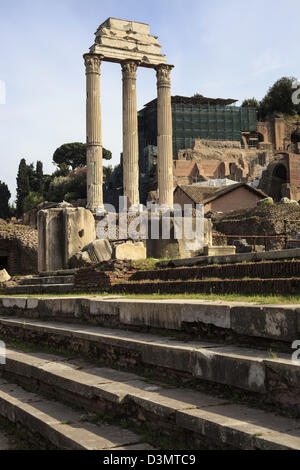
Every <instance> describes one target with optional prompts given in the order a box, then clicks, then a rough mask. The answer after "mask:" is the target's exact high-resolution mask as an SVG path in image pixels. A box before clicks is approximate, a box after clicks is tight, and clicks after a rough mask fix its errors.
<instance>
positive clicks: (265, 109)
mask: <svg viewBox="0 0 300 470" xmlns="http://www.w3.org/2000/svg"><path fill="white" fill-rule="evenodd" d="M294 81H296V79H295V78H293V77H282V78H280V79H279V80H277V81H276V82H275V83H274V85H273V86H271V87H270V88H269V90H268V93H267V94H266V96H265V97H264V98H263V99H262V101H261V102H260V114H261V116H262V118H266V117H268V116H270V115H272V114H274V113H283V114H289V115H295V114H297V113H299V112H300V105H296V104H294V103H293V101H292V94H293V93H294V91H295V88H293V82H294Z"/></svg>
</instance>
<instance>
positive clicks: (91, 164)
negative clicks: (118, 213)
mask: <svg viewBox="0 0 300 470" xmlns="http://www.w3.org/2000/svg"><path fill="white" fill-rule="evenodd" d="M95 36H96V37H95V43H94V44H93V46H92V47H91V48H90V52H89V53H88V54H85V55H84V61H85V68H86V87H87V105H86V126H87V129H86V132H87V208H88V209H90V210H93V211H96V210H97V211H98V212H99V211H100V212H101V211H102V210H103V193H102V182H103V178H102V132H101V106H100V68H101V62H102V61H108V62H117V63H119V64H121V67H122V79H123V181H124V196H126V197H127V198H128V206H129V207H130V206H133V208H138V207H139V204H140V199H139V170H138V124H137V103H136V72H137V69H138V67H148V68H153V69H155V70H156V76H157V100H158V108H157V109H158V114H157V122H158V128H157V132H158V136H157V143H158V144H157V145H158V155H159V157H158V188H159V201H160V204H161V205H162V206H166V207H172V205H173V176H172V114H171V93H170V88H171V78H170V74H171V70H172V68H173V66H172V65H169V64H167V62H166V57H165V55H163V54H161V52H160V49H161V46H160V44H159V43H158V40H157V37H156V36H151V35H150V29H149V25H147V24H145V23H139V22H135V21H126V20H120V19H116V18H108V19H107V20H106V21H105V22H104V23H102V24H101V25H100V26H99V28H98V29H97V31H96V33H95Z"/></svg>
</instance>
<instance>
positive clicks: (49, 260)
mask: <svg viewBox="0 0 300 470" xmlns="http://www.w3.org/2000/svg"><path fill="white" fill-rule="evenodd" d="M38 237H39V242H38V269H39V271H55V270H59V269H66V268H68V263H69V260H70V258H71V257H72V256H73V255H74V254H76V253H78V252H79V251H81V250H82V248H83V247H84V246H86V245H87V244H88V243H90V242H91V241H93V240H95V239H96V229H95V220H94V217H93V215H92V213H91V212H90V211H89V210H86V209H84V208H83V207H77V208H69V207H66V208H55V209H49V210H41V211H40V212H39V213H38Z"/></svg>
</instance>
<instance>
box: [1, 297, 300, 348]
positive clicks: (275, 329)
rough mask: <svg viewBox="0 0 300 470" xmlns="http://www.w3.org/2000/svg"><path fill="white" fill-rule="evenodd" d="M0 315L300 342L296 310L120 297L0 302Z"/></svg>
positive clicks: (257, 342) (282, 344)
mask: <svg viewBox="0 0 300 470" xmlns="http://www.w3.org/2000/svg"><path fill="white" fill-rule="evenodd" d="M0 314H3V315H5V316H11V315H12V316H20V317H28V318H35V319H37V318H39V319H41V320H51V321H53V320H55V321H58V322H61V321H63V322H66V321H67V322H70V323H72V322H73V323H74V322H75V323H76V322H77V323H78V322H79V321H81V322H82V323H84V324H85V325H88V324H91V325H98V326H105V327H112V328H116V327H118V328H120V329H132V330H135V331H136V330H141V331H145V330H146V331H149V330H150V331H152V332H158V333H160V334H161V333H163V334H164V335H166V334H169V335H174V334H176V335H184V336H185V337H186V336H187V335H188V337H190V338H197V339H199V338H201V339H205V340H207V339H213V341H219V342H221V343H222V344H223V343H224V342H225V343H230V344H232V343H234V344H240V345H244V346H245V345H249V346H250V347H252V348H255V347H260V348H262V347H263V348H265V350H268V349H274V347H275V348H276V350H278V351H281V352H287V353H290V351H291V344H292V342H293V341H294V340H297V339H298V338H300V315H299V314H300V306H299V305H297V304H289V305H279V304H271V305H268V304H264V305H260V304H255V303H249V302H248V303H247V302H222V301H211V300H210V301H205V300H193V299H189V300H186V299H168V300H166V299H162V300H146V299H126V298H122V297H120V296H110V297H108V296H106V297H88V296H81V297H79V296H76V295H72V296H70V297H67V296H66V297H55V296H54V297H45V298H42V297H40V298H39V297H28V298H27V297H22V296H20V297H9V296H3V297H0Z"/></svg>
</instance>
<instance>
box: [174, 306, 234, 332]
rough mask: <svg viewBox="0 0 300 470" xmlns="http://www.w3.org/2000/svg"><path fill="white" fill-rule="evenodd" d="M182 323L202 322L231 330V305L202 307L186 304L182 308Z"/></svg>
mask: <svg viewBox="0 0 300 470" xmlns="http://www.w3.org/2000/svg"><path fill="white" fill-rule="evenodd" d="M181 311H182V315H181V321H182V322H186V323H194V322H196V323H197V322H200V323H205V324H211V325H215V326H218V327H220V328H230V306H229V305H216V304H214V305H209V304H207V305H205V304H204V303H201V304H200V305H199V304H197V303H195V304H193V303H188V302H184V303H183V304H182V306H181Z"/></svg>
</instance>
